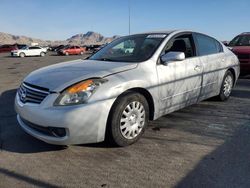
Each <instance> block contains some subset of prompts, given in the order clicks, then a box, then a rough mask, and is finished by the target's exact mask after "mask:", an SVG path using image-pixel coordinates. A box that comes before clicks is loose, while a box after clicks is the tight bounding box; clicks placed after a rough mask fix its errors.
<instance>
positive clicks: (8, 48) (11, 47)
mask: <svg viewBox="0 0 250 188" xmlns="http://www.w3.org/2000/svg"><path fill="white" fill-rule="evenodd" d="M12 50H18V47H17V45H10V44H4V45H2V46H0V52H11V51H12Z"/></svg>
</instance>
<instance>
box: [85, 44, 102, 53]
mask: <svg viewBox="0 0 250 188" xmlns="http://www.w3.org/2000/svg"><path fill="white" fill-rule="evenodd" d="M100 46H101V45H99V44H94V45H86V51H89V52H96V51H98V50H97V49H98V48H100Z"/></svg>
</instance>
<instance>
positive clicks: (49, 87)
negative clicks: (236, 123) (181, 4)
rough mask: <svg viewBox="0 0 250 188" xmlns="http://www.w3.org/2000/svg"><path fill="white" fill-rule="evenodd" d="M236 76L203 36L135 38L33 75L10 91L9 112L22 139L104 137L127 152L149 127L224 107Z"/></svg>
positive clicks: (233, 62)
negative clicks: (211, 101) (203, 106)
mask: <svg viewBox="0 0 250 188" xmlns="http://www.w3.org/2000/svg"><path fill="white" fill-rule="evenodd" d="M127 49H130V50H129V51H127ZM238 76H239V60H238V58H237V57H236V56H235V55H234V54H233V53H232V52H231V51H230V50H229V49H228V48H227V47H225V46H224V45H223V44H222V43H220V42H219V41H217V40H216V39H214V38H212V37H209V36H207V35H205V34H201V33H197V32H192V31H187V30H177V31H165V32H151V33H143V34H135V35H131V36H125V37H121V38H119V39H116V40H114V41H113V42H111V43H110V44H108V45H107V46H105V47H104V48H102V49H101V50H100V51H98V52H97V53H95V54H94V55H92V56H91V57H90V58H89V59H88V60H75V61H71V62H65V63H61V64H57V65H52V66H48V67H44V68H42V69H39V70H36V71H34V72H32V73H31V74H29V75H28V76H27V77H26V78H25V79H24V80H23V83H21V86H20V88H19V90H18V91H17V95H16V99H15V109H16V111H17V114H18V115H17V120H18V122H19V124H20V126H21V127H22V128H23V129H24V130H25V131H26V132H27V133H29V134H31V135H33V136H34V137H36V138H38V139H41V140H43V141H45V142H48V143H51V144H60V145H68V144H82V143H94V142H101V141H103V140H104V139H105V138H106V139H108V140H110V141H112V142H113V143H115V144H117V145H118V146H127V145H129V144H132V143H134V142H136V141H137V140H138V139H139V138H140V137H141V136H142V134H143V132H144V131H145V128H146V127H147V125H148V121H149V120H155V119H157V118H159V117H161V116H163V115H165V114H168V113H171V112H173V111H176V110H179V109H181V108H184V107H186V106H189V105H192V104H194V103H197V102H199V101H202V100H205V99H207V98H210V97H213V96H217V98H218V99H219V100H221V101H225V100H227V99H228V98H229V97H230V94H231V91H232V88H233V86H234V85H235V83H236V81H237V79H238Z"/></svg>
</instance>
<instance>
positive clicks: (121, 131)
mask: <svg viewBox="0 0 250 188" xmlns="http://www.w3.org/2000/svg"><path fill="white" fill-rule="evenodd" d="M148 119H149V107H148V103H147V100H146V99H145V97H144V96H142V95H141V94H139V93H132V92H131V93H128V94H127V95H124V96H122V97H120V98H118V99H117V101H116V102H115V104H114V106H113V107H112V109H111V112H110V118H109V123H108V127H107V131H108V133H109V134H107V136H108V138H107V139H108V140H110V141H112V143H114V144H115V145H117V146H127V145H130V144H133V143H135V142H136V141H137V140H138V139H139V138H140V137H141V136H142V134H143V133H144V131H145V128H146V126H147V125H148Z"/></svg>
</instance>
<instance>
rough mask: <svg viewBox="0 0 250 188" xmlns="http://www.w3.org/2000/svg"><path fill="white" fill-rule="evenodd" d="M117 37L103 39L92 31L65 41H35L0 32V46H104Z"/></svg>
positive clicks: (30, 38)
mask: <svg viewBox="0 0 250 188" xmlns="http://www.w3.org/2000/svg"><path fill="white" fill-rule="evenodd" d="M118 37H119V36H117V35H115V36H112V37H104V36H103V35H101V34H100V33H96V32H93V31H88V32H87V33H80V34H76V35H73V36H72V37H70V38H68V39H66V40H57V41H52V40H42V39H36V38H32V37H27V36H18V35H12V34H8V33H3V32H0V44H15V43H18V44H27V45H30V44H31V43H38V44H39V45H59V44H71V45H81V46H82V45H90V44H105V43H109V42H111V41H112V40H114V39H116V38H118Z"/></svg>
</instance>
